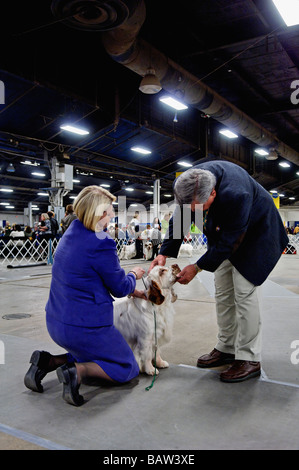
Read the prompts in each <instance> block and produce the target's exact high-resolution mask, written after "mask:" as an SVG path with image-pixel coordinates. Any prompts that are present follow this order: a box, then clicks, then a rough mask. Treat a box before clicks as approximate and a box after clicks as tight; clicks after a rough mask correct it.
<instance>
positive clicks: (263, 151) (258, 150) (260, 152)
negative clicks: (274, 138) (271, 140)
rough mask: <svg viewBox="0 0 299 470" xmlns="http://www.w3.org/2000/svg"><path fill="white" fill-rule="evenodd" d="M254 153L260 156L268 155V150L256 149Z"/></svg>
mask: <svg viewBox="0 0 299 470" xmlns="http://www.w3.org/2000/svg"><path fill="white" fill-rule="evenodd" d="M255 153H258V154H259V155H262V156H265V155H269V152H267V151H266V150H263V149H256V150H255Z"/></svg>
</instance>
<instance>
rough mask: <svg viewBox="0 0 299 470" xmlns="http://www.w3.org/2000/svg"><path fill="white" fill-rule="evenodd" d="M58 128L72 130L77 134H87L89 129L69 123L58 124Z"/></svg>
mask: <svg viewBox="0 0 299 470" xmlns="http://www.w3.org/2000/svg"><path fill="white" fill-rule="evenodd" d="M60 129H62V130H64V131H68V132H72V133H73V134H79V135H86V134H89V131H87V130H86V129H82V128H80V127H76V126H72V125H70V124H64V125H63V126H60Z"/></svg>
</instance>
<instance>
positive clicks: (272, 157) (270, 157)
mask: <svg viewBox="0 0 299 470" xmlns="http://www.w3.org/2000/svg"><path fill="white" fill-rule="evenodd" d="M266 159H267V160H277V159H278V154H277V152H276V150H275V149H273V148H272V149H270V150H269V155H267V156H266Z"/></svg>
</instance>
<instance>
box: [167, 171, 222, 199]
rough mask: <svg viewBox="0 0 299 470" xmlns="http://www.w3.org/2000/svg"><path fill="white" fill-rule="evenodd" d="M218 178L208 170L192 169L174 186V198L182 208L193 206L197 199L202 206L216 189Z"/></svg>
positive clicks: (183, 174) (181, 176) (180, 177)
mask: <svg viewBox="0 0 299 470" xmlns="http://www.w3.org/2000/svg"><path fill="white" fill-rule="evenodd" d="M215 185H216V178H215V175H213V173H211V172H210V171H208V170H199V169H196V168H194V169H193V168H192V169H190V170H187V171H184V173H182V174H181V175H180V176H179V177H178V178H177V180H176V181H175V184H174V196H175V200H176V202H177V203H178V204H179V205H180V206H181V205H183V204H191V202H192V201H194V199H195V197H196V199H197V200H198V202H199V203H200V204H204V203H205V202H206V201H207V200H208V199H209V197H210V194H211V192H212V191H213V189H214V188H215Z"/></svg>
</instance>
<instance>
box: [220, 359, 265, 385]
mask: <svg viewBox="0 0 299 470" xmlns="http://www.w3.org/2000/svg"><path fill="white" fill-rule="evenodd" d="M259 375H261V363H260V362H254V361H240V360H236V361H235V362H233V364H232V365H231V366H230V367H229V368H228V369H227V370H225V371H224V372H222V373H221V374H220V380H222V382H243V380H247V379H251V378H252V377H257V376H259Z"/></svg>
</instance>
